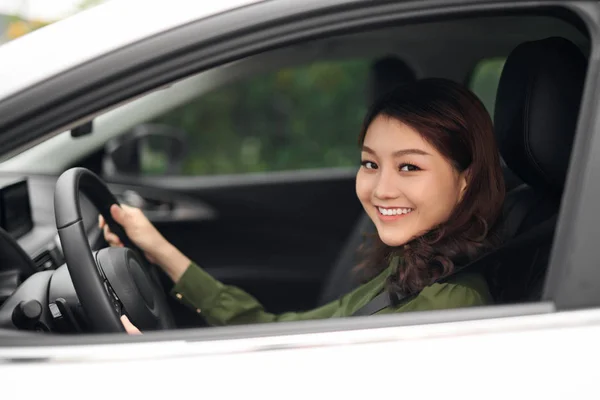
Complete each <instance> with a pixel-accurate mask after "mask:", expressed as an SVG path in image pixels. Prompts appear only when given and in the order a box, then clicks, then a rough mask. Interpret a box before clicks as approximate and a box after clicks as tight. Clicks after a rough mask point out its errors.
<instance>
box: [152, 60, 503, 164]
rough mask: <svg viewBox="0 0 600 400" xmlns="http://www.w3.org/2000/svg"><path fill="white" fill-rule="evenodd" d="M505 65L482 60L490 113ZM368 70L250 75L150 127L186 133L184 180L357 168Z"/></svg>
mask: <svg viewBox="0 0 600 400" xmlns="http://www.w3.org/2000/svg"><path fill="white" fill-rule="evenodd" d="M503 64H504V60H503V59H489V60H485V61H483V62H481V63H479V64H478V65H477V67H476V68H475V70H474V73H473V75H472V79H471V81H470V85H469V86H470V87H471V88H472V89H473V90H474V92H475V93H476V94H477V95H478V96H480V98H481V99H482V101H483V102H484V103H485V105H486V107H487V109H488V111H489V112H490V113H493V108H494V100H495V95H496V88H497V85H498V79H499V77H500V73H501V71H502V66H503ZM369 67H370V60H354V61H341V62H319V63H314V64H310V65H305V66H298V67H294V68H288V69H282V70H279V71H277V72H275V73H268V74H264V75H260V76H255V77H252V78H246V79H245V80H240V81H237V82H232V83H230V84H228V85H227V86H223V87H220V88H218V89H216V90H214V91H212V92H210V93H207V94H205V95H203V96H201V97H200V98H198V99H195V100H194V101H192V102H190V103H188V104H185V105H184V106H181V107H179V108H177V109H175V110H172V111H170V112H169V113H167V114H165V115H163V116H161V117H160V118H157V119H155V120H154V121H150V122H153V123H161V124H166V125H170V126H173V127H177V128H180V129H183V130H184V131H185V132H187V135H188V138H189V148H188V154H187V157H186V159H185V162H184V164H183V171H182V173H183V174H184V175H216V174H235V173H246V172H263V171H285V170H298V169H305V168H326V167H358V165H359V157H360V153H359V148H358V134H359V131H360V128H361V125H362V118H363V117H364V114H365V112H366V108H367V106H368V104H366V101H367V97H368V96H367V89H368V88H367V83H368V74H369ZM155 172H156V171H155ZM147 173H151V172H150V171H147Z"/></svg>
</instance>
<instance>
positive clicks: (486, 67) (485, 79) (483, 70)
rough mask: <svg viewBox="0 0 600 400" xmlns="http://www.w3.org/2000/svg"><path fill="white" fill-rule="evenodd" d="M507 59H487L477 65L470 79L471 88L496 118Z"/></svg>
mask: <svg viewBox="0 0 600 400" xmlns="http://www.w3.org/2000/svg"><path fill="white" fill-rule="evenodd" d="M505 62H506V57H497V58H486V59H483V60H481V61H479V62H478V63H477V65H475V68H474V69H473V72H472V74H471V77H470V79H469V88H470V89H471V90H472V91H473V92H474V93H475V94H476V95H477V96H479V98H480V99H481V101H482V102H483V104H484V105H485V108H486V109H487V110H488V112H489V113H490V115H491V116H492V117H493V116H494V108H495V105H496V92H497V91H498V83H499V82H500V75H501V74H502V68H504V63H505Z"/></svg>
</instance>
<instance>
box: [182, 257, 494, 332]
mask: <svg viewBox="0 0 600 400" xmlns="http://www.w3.org/2000/svg"><path fill="white" fill-rule="evenodd" d="M388 274H389V270H386V271H384V272H382V273H381V274H380V275H379V276H377V277H375V278H374V279H372V280H371V281H369V282H367V283H365V284H363V285H361V286H359V287H357V288H356V289H354V290H353V291H352V292H350V293H348V294H346V295H344V296H342V297H341V298H339V299H338V300H335V301H333V302H331V303H329V304H326V305H324V306H321V307H319V308H316V309H314V310H310V311H304V312H287V313H283V314H273V313H270V312H268V311H266V310H265V309H264V307H263V306H262V305H261V304H260V302H258V300H257V299H255V298H254V297H253V296H252V295H250V294H249V293H247V292H245V291H243V290H242V289H240V288H238V287H236V286H231V285H225V284H223V283H222V282H219V281H217V280H216V279H214V278H213V277H212V276H211V275H209V274H208V273H207V272H206V271H204V270H203V269H202V268H200V267H199V266H198V265H196V264H195V263H192V264H191V265H190V266H189V267H188V268H187V270H186V271H185V272H184V274H183V275H182V276H181V278H180V279H179V281H178V282H177V284H175V286H174V287H173V289H172V290H171V294H172V295H173V296H174V297H175V298H177V299H179V301H180V302H182V303H183V304H185V305H186V306H188V307H190V308H191V309H193V310H196V312H197V313H198V314H201V315H203V316H204V318H205V319H206V321H207V322H208V323H209V324H211V325H236V324H251V323H263V322H277V321H301V320H312V319H324V318H332V317H347V316H350V315H353V314H354V313H355V312H356V311H357V310H358V309H360V308H361V307H363V306H364V305H366V304H367V303H368V302H369V301H370V300H371V299H373V298H374V297H375V296H376V295H377V294H378V293H380V292H381V290H383V288H384V285H385V279H386V278H387V276H388ZM491 302H492V298H491V296H490V294H489V291H488V288H487V284H486V282H485V279H483V277H482V276H481V275H479V274H461V275H460V276H456V277H454V279H452V280H451V281H449V282H446V283H434V284H432V285H430V286H427V287H425V288H424V289H423V290H422V291H421V292H420V293H419V295H417V296H415V297H413V298H411V299H410V300H407V301H405V302H404V303H402V304H399V305H397V306H393V307H388V308H386V309H384V310H381V311H380V312H379V314H387V313H399V312H411V311H430V310H441V309H448V308H460V307H471V306H479V305H486V304H489V303H491Z"/></svg>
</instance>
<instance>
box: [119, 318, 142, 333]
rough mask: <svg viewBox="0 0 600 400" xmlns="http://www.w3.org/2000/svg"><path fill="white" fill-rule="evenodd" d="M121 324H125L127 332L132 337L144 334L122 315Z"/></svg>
mask: <svg viewBox="0 0 600 400" xmlns="http://www.w3.org/2000/svg"><path fill="white" fill-rule="evenodd" d="M121 323H122V324H123V327H124V328H125V331H126V332H127V333H129V334H130V335H141V334H142V332H140V330H139V329H138V328H136V327H135V325H133V324H132V323H131V321H129V318H127V316H125V315H121Z"/></svg>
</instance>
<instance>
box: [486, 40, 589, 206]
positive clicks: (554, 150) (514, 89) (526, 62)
mask: <svg viewBox="0 0 600 400" xmlns="http://www.w3.org/2000/svg"><path fill="white" fill-rule="evenodd" d="M586 65H587V61H586V59H585V57H584V56H583V54H582V53H581V51H580V50H579V49H578V48H577V47H576V46H575V45H574V44H573V43H571V42H570V41H568V40H566V39H563V38H559V37H551V38H547V39H543V40H537V41H532V42H525V43H522V44H521V45H519V46H517V47H516V48H515V49H514V50H513V51H512V52H511V53H510V55H509V56H508V59H507V60H506V63H505V64H504V69H503V71H502V75H501V77H500V83H499V86H498V92H497V95H496V108H495V112H494V125H495V129H496V135H497V138H498V145H499V148H500V153H501V154H502V157H503V158H504V160H505V162H506V164H507V165H508V167H509V168H510V169H511V170H512V171H513V172H514V173H515V174H517V175H518V176H519V177H520V178H521V179H522V180H523V181H524V182H525V183H527V184H529V185H530V186H532V187H534V188H536V189H542V190H546V191H549V192H553V193H554V194H556V195H560V194H561V193H562V190H563V186H564V182H565V177H566V173H567V169H568V165H569V158H570V154H571V148H572V145H573V139H574V137H575V129H576V125H577V119H578V115H579V105H580V102H581V96H582V91H583V85H584V80H585V73H586Z"/></svg>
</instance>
